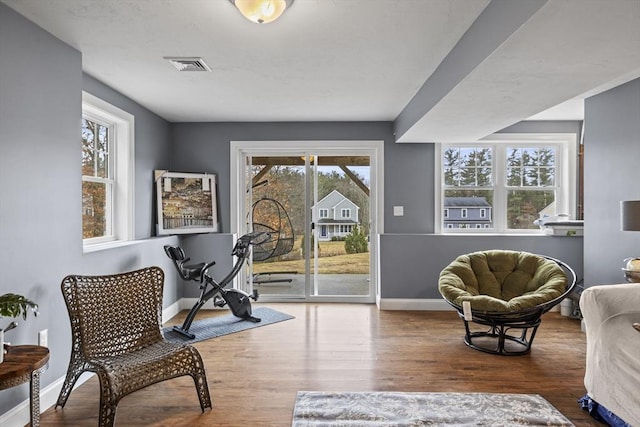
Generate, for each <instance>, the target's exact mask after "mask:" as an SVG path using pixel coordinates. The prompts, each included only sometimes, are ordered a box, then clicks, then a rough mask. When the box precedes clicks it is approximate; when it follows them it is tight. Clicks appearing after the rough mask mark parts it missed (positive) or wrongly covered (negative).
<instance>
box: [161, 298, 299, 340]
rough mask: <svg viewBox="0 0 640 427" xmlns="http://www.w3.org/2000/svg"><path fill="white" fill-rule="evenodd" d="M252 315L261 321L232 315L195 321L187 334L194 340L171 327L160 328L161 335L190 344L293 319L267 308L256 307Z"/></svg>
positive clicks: (288, 315) (167, 338)
mask: <svg viewBox="0 0 640 427" xmlns="http://www.w3.org/2000/svg"><path fill="white" fill-rule="evenodd" d="M252 314H253V315H254V316H255V317H258V318H260V319H262V321H261V322H259V323H254V322H251V321H250V320H244V319H241V318H239V317H236V316H234V315H233V314H225V315H224V316H212V317H208V318H206V319H202V320H196V321H195V322H193V323H192V324H191V327H190V328H189V332H191V333H193V334H195V335H196V337H195V338H194V339H188V338H187V337H185V336H184V335H181V334H179V333H178V332H175V331H174V330H173V329H172V327H166V328H162V333H163V334H164V338H165V339H166V340H167V341H171V342H177V343H188V344H192V343H194V342H198V341H204V340H208V339H211V338H215V337H219V336H222V335H228V334H232V333H234V332H240V331H244V330H246V329H251V328H258V327H260V326H266V325H270V324H272V323H277V322H282V321H284V320H289V319H294V318H295V317H294V316H291V315H290V314H286V313H282V312H280V311H277V310H274V309H272V308H269V307H256V308H254V309H253V313H252Z"/></svg>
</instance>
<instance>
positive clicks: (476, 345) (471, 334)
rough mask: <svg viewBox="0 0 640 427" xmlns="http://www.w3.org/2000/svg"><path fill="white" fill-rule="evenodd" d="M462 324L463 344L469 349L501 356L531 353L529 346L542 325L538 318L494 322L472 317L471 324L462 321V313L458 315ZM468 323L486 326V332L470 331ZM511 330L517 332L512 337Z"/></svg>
mask: <svg viewBox="0 0 640 427" xmlns="http://www.w3.org/2000/svg"><path fill="white" fill-rule="evenodd" d="M458 315H459V316H460V318H461V319H462V321H463V322H464V329H465V336H464V343H465V344H466V345H468V346H469V347H471V348H473V349H475V350H479V351H483V352H485V353H490V354H499V355H503V356H520V355H523V354H527V353H529V352H531V344H533V339H534V338H535V336H536V332H537V330H538V326H540V323H542V319H540V318H539V317H538V318H537V319H533V320H521V321H509V322H495V321H493V320H487V319H479V318H478V317H474V319H473V322H468V321H466V320H465V319H464V315H463V314H462V313H458ZM469 323H475V324H479V325H484V326H488V327H489V329H488V330H486V331H472V330H471V328H470V327H469ZM512 330H515V331H519V333H518V334H517V335H512V334H511V333H510V332H511V331H512Z"/></svg>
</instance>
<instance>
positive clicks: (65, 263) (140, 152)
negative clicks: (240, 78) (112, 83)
mask: <svg viewBox="0 0 640 427" xmlns="http://www.w3.org/2000/svg"><path fill="white" fill-rule="evenodd" d="M83 89H85V90H87V91H89V92H91V93H93V94H94V95H96V96H98V97H101V98H103V99H105V100H107V101H109V102H111V103H113V104H115V105H117V106H118V107H120V108H123V109H125V110H127V111H129V112H130V113H132V114H134V115H135V126H136V135H135V136H136V141H135V154H136V164H135V170H136V188H135V195H136V206H135V214H136V218H135V226H136V231H135V235H136V237H137V238H139V239H145V240H142V241H140V242H139V243H137V244H136V245H132V246H127V247H123V248H118V249H110V250H106V251H100V252H94V253H88V254H83V252H82V226H81V206H82V201H81V182H80V175H81V169H80V137H79V135H80V133H79V129H80V117H81V113H82V105H81V102H82V90H83ZM170 142H171V141H170V131H169V124H168V123H167V122H166V121H164V120H163V119H161V118H159V117H158V116H156V115H154V114H152V113H150V112H149V111H147V110H145V109H144V108H142V107H141V106H139V105H137V104H135V103H134V102H132V101H131V100H129V99H127V98H126V97H124V96H122V95H120V94H118V93H116V92H114V91H112V90H111V89H109V88H107V87H106V86H104V85H102V84H100V83H99V82H97V81H95V80H94V79H92V78H90V77H88V76H83V74H82V56H81V53H80V52H78V51H77V50H75V49H73V48H72V47H70V46H68V45H66V44H64V43H62V42H61V41H60V40H58V39H56V38H54V37H53V36H51V35H50V34H49V33H47V32H45V31H44V30H42V29H40V28H39V27H37V26H35V25H34V24H32V23H31V22H30V21H28V20H26V19H25V18H23V17H22V16H21V15H19V14H17V13H15V12H14V11H13V10H12V9H10V8H8V7H7V6H5V5H4V4H0V181H1V182H2V183H3V185H1V186H0V271H2V277H1V279H0V294H4V293H8V292H13V293H19V294H23V295H26V296H27V297H29V298H31V299H33V300H35V301H36V302H37V303H38V304H39V305H40V314H39V315H38V317H36V318H34V317H31V316H30V317H29V319H28V320H27V321H22V320H21V319H20V321H19V323H20V325H19V326H18V328H16V329H14V330H13V331H11V332H9V333H8V334H7V336H6V339H7V340H8V341H10V342H11V343H12V344H35V343H37V336H38V335H37V334H38V331H39V330H42V329H48V330H49V348H50V350H51V360H50V366H49V369H48V370H47V371H46V372H45V373H44V374H43V376H42V387H43V388H44V387H46V386H47V385H49V384H50V383H51V381H53V380H55V379H58V378H60V377H62V376H63V375H64V374H65V373H66V369H67V365H68V363H69V354H70V348H71V342H70V339H71V336H70V328H69V320H68V317H67V314H66V309H65V308H64V302H63V300H62V295H61V293H60V288H59V286H60V282H61V280H62V278H63V277H64V276H65V275H67V274H72V273H82V274H105V273H112V272H118V271H125V270H130V269H134V268H139V267H142V266H147V265H159V266H160V267H162V268H163V269H164V270H165V272H167V281H166V284H165V305H168V304H170V303H173V302H175V301H176V300H177V299H178V298H179V296H180V295H181V291H182V286H181V284H180V285H178V284H177V283H176V282H177V281H176V277H175V274H173V270H172V269H173V267H172V266H171V264H170V263H169V260H168V258H167V257H166V256H165V255H164V253H163V251H162V245H164V244H170V243H173V244H175V243H177V242H178V240H177V238H176V237H163V238H158V239H146V238H149V237H151V236H152V235H153V230H154V228H155V226H154V224H155V219H154V217H153V215H152V206H153V199H152V182H153V181H152V171H153V169H157V168H168V167H170V150H169V146H170ZM8 320H9V319H3V320H2V322H1V324H2V325H3V326H4V325H6V323H8ZM27 398H28V386H26V385H24V386H20V387H14V388H12V389H9V390H4V391H0V414H4V413H5V412H6V411H7V410H9V409H10V408H12V407H14V406H15V405H17V404H18V403H19V402H22V401H24V400H25V399H27Z"/></svg>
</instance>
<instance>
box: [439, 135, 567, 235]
mask: <svg viewBox="0 0 640 427" xmlns="http://www.w3.org/2000/svg"><path fill="white" fill-rule="evenodd" d="M505 136H506V135H505ZM439 147H440V149H439V150H436V153H437V154H436V156H437V158H436V164H437V167H438V171H439V174H438V181H439V185H438V187H439V190H438V191H437V193H439V194H438V195H437V200H436V221H437V227H436V229H437V230H438V231H441V232H445V231H447V232H455V231H464V232H497V233H516V232H517V233H540V232H541V231H540V228H539V227H538V225H536V224H534V221H535V220H536V219H538V218H540V217H541V216H544V215H548V216H553V215H558V214H569V215H572V214H573V212H574V209H573V206H574V204H575V173H574V171H575V163H576V162H575V148H576V147H575V136H574V135H563V136H560V137H558V136H556V137H551V136H546V137H540V138H537V137H535V136H529V137H527V138H513V139H508V140H500V141H493V142H486V143H485V142H476V143H469V144H465V143H455V144H439ZM447 211H448V215H439V213H443V212H447ZM453 212H460V214H456V215H454V214H453Z"/></svg>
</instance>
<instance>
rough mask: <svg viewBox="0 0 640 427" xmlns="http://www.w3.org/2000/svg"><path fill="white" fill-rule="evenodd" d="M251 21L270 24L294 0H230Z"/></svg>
mask: <svg viewBox="0 0 640 427" xmlns="http://www.w3.org/2000/svg"><path fill="white" fill-rule="evenodd" d="M229 1H230V2H231V3H233V4H234V5H235V7H237V8H238V10H239V11H240V13H242V15H243V16H244V17H245V18H247V19H248V20H249V21H252V22H255V23H256V24H268V23H269V22H273V21H275V20H276V19H278V18H279V17H280V15H282V13H283V12H284V11H285V9H287V8H288V7H289V6H291V4H292V3H293V0H229Z"/></svg>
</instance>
